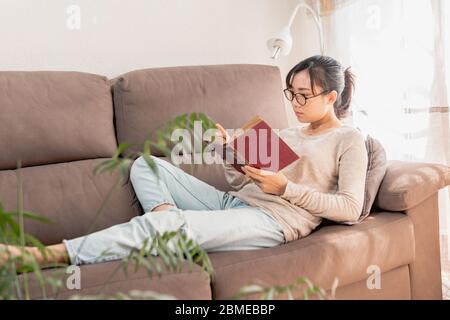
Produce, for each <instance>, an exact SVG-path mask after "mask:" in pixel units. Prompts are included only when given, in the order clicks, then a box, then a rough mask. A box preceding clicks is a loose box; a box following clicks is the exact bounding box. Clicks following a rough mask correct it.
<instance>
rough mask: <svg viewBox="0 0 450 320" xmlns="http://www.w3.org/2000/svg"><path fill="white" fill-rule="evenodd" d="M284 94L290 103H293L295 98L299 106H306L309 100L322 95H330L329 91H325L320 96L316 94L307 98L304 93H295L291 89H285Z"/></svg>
mask: <svg viewBox="0 0 450 320" xmlns="http://www.w3.org/2000/svg"><path fill="white" fill-rule="evenodd" d="M283 92H284V96H285V97H286V99H288V100H289V101H291V102H292V101H293V100H294V98H295V100H297V102H298V104H299V105H301V106H304V105H305V104H306V103H307V102H308V100H309V99H312V98H316V97H318V96H321V95H323V94H325V93H328V90H325V91H323V92H321V93H319V94H316V95H315V96H310V97H307V96H305V95H304V94H302V93H294V92H293V91H292V90H290V89H284V91H283Z"/></svg>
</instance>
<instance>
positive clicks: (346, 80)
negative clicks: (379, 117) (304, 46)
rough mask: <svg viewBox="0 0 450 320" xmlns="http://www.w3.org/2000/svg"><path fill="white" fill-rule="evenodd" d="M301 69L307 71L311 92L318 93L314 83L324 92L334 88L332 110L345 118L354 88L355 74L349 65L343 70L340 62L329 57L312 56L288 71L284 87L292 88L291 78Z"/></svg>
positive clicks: (339, 117)
mask: <svg viewBox="0 0 450 320" xmlns="http://www.w3.org/2000/svg"><path fill="white" fill-rule="evenodd" d="M303 70H308V72H309V77H310V79H311V91H312V92H313V94H317V93H319V92H317V93H316V92H314V85H317V86H320V87H321V88H322V89H323V90H324V91H326V92H331V91H333V90H336V92H337V99H336V102H335V103H334V112H335V114H336V116H337V117H338V119H341V118H345V117H346V116H347V115H348V110H349V108H350V104H351V101H352V96H353V91H354V90H355V75H354V74H353V73H352V72H351V71H350V67H349V68H347V69H345V70H343V68H342V66H341V64H340V63H339V62H338V61H336V60H335V59H333V58H331V57H327V56H321V55H317V56H313V57H310V58H308V59H305V60H303V61H301V62H300V63H298V64H297V65H296V66H295V67H294V68H292V70H291V71H289V73H288V75H287V76H286V88H289V89H290V88H292V79H293V78H294V76H295V75H296V74H297V73H299V72H301V71H303Z"/></svg>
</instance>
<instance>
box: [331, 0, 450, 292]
mask: <svg viewBox="0 0 450 320" xmlns="http://www.w3.org/2000/svg"><path fill="white" fill-rule="evenodd" d="M329 1H330V2H332V1H331V0H329ZM336 3H340V4H341V5H340V6H336V7H335V9H334V11H332V12H330V10H329V8H328V10H327V11H324V12H322V13H323V16H322V22H323V24H324V34H325V37H326V39H325V54H326V55H330V56H332V57H335V58H336V59H338V60H339V61H341V62H342V63H343V65H344V66H352V68H353V71H354V73H355V74H356V75H357V88H356V92H355V100H354V103H353V113H352V116H351V117H349V119H348V122H350V123H351V124H353V125H355V126H358V127H360V128H361V129H362V130H363V131H365V132H366V133H369V134H371V135H372V136H373V137H375V138H377V139H378V140H380V141H381V142H382V144H383V145H384V147H385V148H386V152H387V155H388V159H391V160H403V161H415V162H433V163H440V164H445V165H450V125H449V97H448V93H449V91H450V18H449V17H450V1H448V0H414V1H412V0H389V1H386V0H359V1H343V2H342V1H338V2H336ZM439 199H440V200H439V201H440V204H439V208H440V225H441V251H442V270H443V284H444V288H443V291H444V295H446V296H447V297H450V292H449V290H450V281H449V278H450V260H449V255H448V252H449V243H450V240H449V233H450V191H449V188H446V189H444V190H442V191H440V195H439Z"/></svg>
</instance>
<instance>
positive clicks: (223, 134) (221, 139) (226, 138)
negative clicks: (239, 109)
mask: <svg viewBox="0 0 450 320" xmlns="http://www.w3.org/2000/svg"><path fill="white" fill-rule="evenodd" d="M216 128H217V129H218V130H219V131H218V132H217V134H216V138H215V141H216V142H218V143H222V144H226V143H228V142H230V135H229V134H228V132H227V131H226V130H225V129H224V127H222V126H221V125H220V123H216Z"/></svg>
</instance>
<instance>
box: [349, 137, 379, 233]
mask: <svg viewBox="0 0 450 320" xmlns="http://www.w3.org/2000/svg"><path fill="white" fill-rule="evenodd" d="M366 149H367V158H368V162H367V173H366V185H365V190H364V204H363V209H362V211H361V215H360V216H359V219H358V221H356V222H350V221H349V222H344V223H343V224H347V225H354V224H358V223H361V222H362V221H363V220H364V219H366V218H367V217H368V216H369V214H370V212H371V211H372V206H373V204H374V202H375V198H376V196H377V194H378V190H379V188H380V185H381V182H382V181H383V178H384V175H385V173H386V168H387V159H386V151H385V150H384V148H383V145H382V144H381V143H380V142H379V141H378V140H377V139H375V138H372V137H371V136H370V135H367V137H366Z"/></svg>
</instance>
